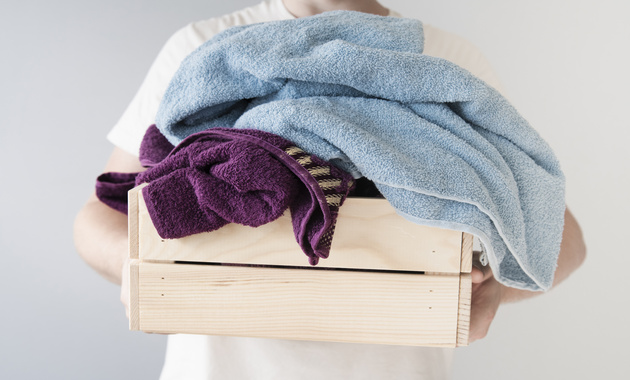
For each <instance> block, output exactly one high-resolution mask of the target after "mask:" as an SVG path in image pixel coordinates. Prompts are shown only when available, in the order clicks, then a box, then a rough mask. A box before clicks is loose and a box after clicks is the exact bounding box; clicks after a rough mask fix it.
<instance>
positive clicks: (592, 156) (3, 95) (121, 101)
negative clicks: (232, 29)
mask: <svg viewBox="0 0 630 380" xmlns="http://www.w3.org/2000/svg"><path fill="white" fill-rule="evenodd" d="M256 2H257V1H253V0H241V1H232V2H230V3H229V4H228V3H227V2H219V1H200V0H179V1H129V0H127V1H121V0H110V1H108V2H102V3H98V2H86V1H77V0H60V1H55V2H51V1H44V0H33V1H30V2H12V4H11V5H4V4H3V5H2V6H0V32H1V33H0V46H2V47H3V58H2V59H0V79H1V81H0V111H1V112H0V126H1V127H0V169H1V170H0V175H1V177H0V178H1V179H0V181H1V182H0V183H1V186H0V255H1V257H2V258H3V267H2V271H1V272H0V292H1V293H0V294H1V296H2V298H1V300H2V303H1V305H2V306H1V310H2V312H1V313H0V326H2V327H3V334H2V338H0V378H2V379H151V378H157V377H158V374H159V372H160V369H161V364H162V361H163V355H164V350H165V342H166V339H165V337H164V336H159V335H148V334H143V333H138V332H129V331H127V320H126V318H125V315H124V310H123V308H122V306H121V304H120V303H119V300H118V297H119V294H118V287H117V286H115V285H113V284H110V283H108V282H106V281H105V280H103V279H101V278H100V277H99V276H98V275H97V274H96V273H95V272H93V271H92V270H91V269H90V268H89V267H88V266H87V265H86V264H85V263H84V262H83V261H82V260H81V259H80V258H79V256H78V255H77V254H76V251H75V249H74V246H73V242H72V223H73V219H74V216H75V214H76V212H77V211H78V210H79V209H80V207H81V206H82V205H83V203H84V202H85V200H86V199H87V196H88V194H89V193H90V192H91V191H92V188H93V185H94V179H95V177H96V175H98V174H99V173H100V172H101V170H102V168H103V166H104V164H105V161H106V159H107V157H108V155H109V153H110V152H111V149H112V147H111V145H110V144H109V143H108V142H107V141H106V140H105V135H106V133H107V132H108V131H109V129H110V128H111V127H112V126H113V124H114V123H115V122H116V120H117V119H118V117H119V116H120V114H121V113H122V111H123V110H124V108H125V107H126V105H127V104H128V103H129V101H130V100H131V97H132V96H133V94H134V93H135V91H136V90H137V88H138V86H139V85H140V83H141V81H142V79H143V77H144V74H145V73H146V71H147V69H148V67H149V65H150V64H151V62H152V60H153V58H154V57H155V55H156V54H157V52H158V50H159V49H160V47H161V46H162V44H163V43H164V41H165V40H166V39H167V38H168V37H169V36H170V35H171V34H172V33H173V32H174V31H175V30H177V29H178V28H179V27H181V26H183V25H185V24H186V23H188V22H189V21H193V20H199V19H204V18H208V17H212V16H217V15H221V14H224V13H227V12H230V11H233V10H236V9H239V8H242V7H244V6H246V5H251V4H255V3H256ZM383 3H384V4H385V5H387V6H390V7H392V8H394V9H396V10H398V11H400V12H402V13H403V14H404V15H406V16H409V17H416V18H419V19H421V20H423V21H425V22H427V23H430V24H433V25H435V26H438V27H440V28H443V29H446V30H449V31H452V32H455V33H458V34H460V35H463V36H465V37H466V38H468V39H469V40H470V41H472V42H473V43H474V44H476V45H477V46H478V47H479V48H480V49H481V50H482V51H483V52H484V54H485V55H486V57H487V58H488V59H489V61H490V62H491V63H492V64H493V67H494V68H495V70H496V72H497V74H498V76H499V77H500V79H501V80H502V82H503V84H504V87H505V90H506V95H507V96H508V98H509V99H511V100H512V102H513V103H514V105H515V106H516V107H517V108H518V109H519V111H520V112H521V113H522V114H523V115H524V116H525V117H526V118H527V119H528V120H529V121H530V122H531V124H532V125H533V126H534V127H535V128H536V129H538V131H539V132H540V133H541V134H542V135H543V137H545V138H546V139H547V141H548V142H549V143H550V144H551V146H552V147H553V149H554V150H555V152H556V154H557V156H558V157H559V159H560V161H561V163H562V166H563V169H564V171H565V174H566V177H567V203H568V204H569V206H570V208H571V209H572V211H573V212H574V214H575V215H576V217H577V219H578V221H579V222H580V224H581V225H582V227H583V230H584V234H585V237H586V242H587V245H588V258H587V261H586V263H585V264H584V265H583V266H582V268H580V269H579V271H578V272H576V273H575V274H574V275H573V276H572V277H571V278H569V279H568V280H567V281H566V282H565V283H563V284H561V285H560V286H559V287H558V288H556V289H554V290H552V291H551V292H550V293H549V294H545V295H543V296H539V297H537V298H534V299H531V300H528V301H524V302H521V303H516V304H510V305H504V306H502V307H501V308H500V310H499V313H498V315H497V317H496V319H495V321H494V323H493V326H492V328H491V330H490V333H489V335H488V336H487V337H486V339H484V340H482V341H479V342H477V343H474V344H473V345H471V346H470V347H467V348H462V349H457V350H456V361H455V368H454V378H455V379H504V378H505V379H507V378H509V379H513V380H517V379H531V378H536V379H558V378H572V379H587V378H622V377H623V376H624V375H626V371H622V370H625V369H626V368H627V365H624V364H623V363H624V362H625V359H626V358H627V356H628V354H629V353H630V350H629V349H628V348H627V346H626V342H628V341H629V338H630V336H629V335H630V334H629V333H628V329H627V328H626V326H625V322H626V320H627V314H628V312H629V311H630V310H629V309H630V308H629V306H628V299H629V298H628V295H627V291H628V289H630V281H629V280H628V274H627V271H628V268H630V255H629V254H628V253H629V252H628V251H629V250H628V244H627V242H626V240H627V235H628V231H630V223H629V221H628V215H629V214H630V206H629V203H628V201H627V194H628V188H629V187H630V170H629V169H630V168H629V166H630V155H629V154H628V148H627V145H628V140H629V137H630V132H629V129H630V125H629V124H630V123H629V118H628V116H627V114H626V109H627V108H628V104H630V96H629V95H628V88H630V75H629V74H628V71H627V67H630V57H629V55H628V54H629V53H628V48H627V47H628V41H630V25H629V24H628V22H627V16H628V15H629V14H630V5H629V3H628V2H626V1H623V0H618V1H613V0H600V1H597V2H595V1H579V0H573V1H569V0H530V1H527V2H524V1H523V2H508V1H501V0H479V1H465V0H442V1H439V2H438V1H432V2H429V1H419V2H410V1H403V0H388V1H385V0H384V1H383Z"/></svg>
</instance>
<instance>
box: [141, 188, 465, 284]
mask: <svg viewBox="0 0 630 380" xmlns="http://www.w3.org/2000/svg"><path fill="white" fill-rule="evenodd" d="M138 195H139V197H138V204H139V206H138V225H139V229H138V234H139V235H140V237H139V239H138V240H139V257H140V258H141V259H143V260H163V261H165V260H178V261H193V262H229V263H248V264H264V265H288V266H308V265H309V264H308V261H307V257H306V255H304V253H303V252H302V251H301V249H300V247H299V245H298V244H297V243H296V241H295V237H294V235H293V227H292V225H291V218H290V216H289V214H288V212H287V213H286V214H285V215H283V216H282V217H281V218H279V219H278V220H276V221H274V222H272V223H268V224H266V225H263V226H260V227H258V228H252V227H247V226H242V225H238V224H229V225H227V226H224V227H222V228H220V229H219V230H216V231H213V232H209V233H202V234H197V235H192V236H187V237H184V238H181V239H172V240H169V239H166V240H165V239H162V238H160V236H159V235H158V234H157V231H156V230H155V228H154V226H153V223H152V222H151V218H150V216H149V214H148V211H147V209H146V205H145V204H144V200H143V199H142V193H141V192H139V193H138ZM461 241H462V233H461V232H460V231H453V230H446V229H441V228H433V227H427V226H421V225H418V224H415V223H412V222H409V221H408V220H406V219H404V218H403V217H401V216H400V215H398V214H396V212H395V210H394V208H393V207H392V206H391V205H390V204H389V203H388V202H387V201H386V200H383V199H362V198H348V199H347V200H346V202H345V203H344V205H343V206H342V207H341V208H340V211H339V218H338V220H337V226H336V230H335V235H334V238H333V245H332V249H331V252H330V257H329V258H328V259H325V260H323V259H322V260H320V263H319V264H318V267H329V268H363V269H375V270H406V271H431V272H442V273H459V272H460V269H461V264H460V260H461Z"/></svg>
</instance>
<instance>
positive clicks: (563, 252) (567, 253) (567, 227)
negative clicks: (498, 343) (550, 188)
mask: <svg viewBox="0 0 630 380" xmlns="http://www.w3.org/2000/svg"><path fill="white" fill-rule="evenodd" d="M585 258H586V246H585V244H584V238H583V236H582V231H581V229H580V226H579V225H578V223H577V221H576V220H575V218H574V217H573V214H571V212H570V211H569V209H568V208H567V209H566V211H565V214H564V231H563V233H562V244H561V245H560V254H559V256H558V267H557V268H556V272H555V275H554V280H553V287H555V286H557V285H558V284H559V283H561V282H562V281H564V280H565V279H566V278H567V277H569V275H570V274H571V273H573V272H574V271H575V270H576V269H577V268H578V267H580V265H582V263H583V262H584V259H585ZM501 288H502V292H501V293H502V294H501V302H502V303H505V302H515V301H519V300H522V299H526V298H530V297H534V296H536V295H539V294H542V293H541V292H531V291H528V290H520V289H515V288H509V287H506V286H503V285H501Z"/></svg>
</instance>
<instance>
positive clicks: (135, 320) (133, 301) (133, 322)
mask: <svg viewBox="0 0 630 380" xmlns="http://www.w3.org/2000/svg"><path fill="white" fill-rule="evenodd" d="M140 265H141V263H140V260H137V259H131V260H130V262H129V330H140V286H139V285H140Z"/></svg>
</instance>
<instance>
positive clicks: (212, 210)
mask: <svg viewBox="0 0 630 380" xmlns="http://www.w3.org/2000/svg"><path fill="white" fill-rule="evenodd" d="M167 151H169V152H170V153H168V152H167ZM140 160H141V162H142V163H143V165H147V166H151V167H150V168H149V169H148V170H147V171H145V172H142V173H137V174H136V175H137V177H136V178H135V182H133V183H132V182H131V181H130V179H131V176H133V174H123V173H106V174H103V175H101V176H100V177H99V179H98V181H97V195H98V196H99V199H101V200H102V201H103V202H104V203H106V204H108V205H110V206H111V207H113V208H115V209H117V210H119V211H122V210H121V209H122V208H123V207H122V206H121V201H122V199H123V198H121V197H120V196H116V195H115V194H112V192H116V191H127V190H129V189H131V188H132V187H133V186H134V185H135V184H140V183H144V182H147V183H149V185H148V186H147V187H145V188H144V189H143V196H144V199H145V202H146V204H147V209H148V211H149V214H150V216H151V219H152V221H153V224H154V225H155V228H156V230H157V231H158V234H159V235H160V236H161V237H163V238H167V239H175V238H180V237H183V236H188V235H192V234H195V233H200V232H206V231H213V230H216V229H218V228H220V227H222V226H224V225H225V224H227V223H238V224H243V225H248V226H252V227H257V226H260V225H263V224H265V223H269V222H271V221H273V220H275V219H277V218H278V217H280V216H281V215H282V214H283V213H284V212H285V211H286V209H287V208H290V210H291V215H292V222H293V229H294V233H295V236H296V239H297V241H298V243H299V244H300V246H301V247H302V250H303V251H304V253H305V254H306V255H307V256H308V257H309V262H310V263H311V264H312V265H315V264H317V262H318V260H319V258H320V257H322V258H326V257H328V253H329V250H330V245H331V242H332V235H333V232H334V228H335V221H336V217H337V212H338V209H339V206H341V204H342V203H343V201H344V200H345V198H346V196H347V195H348V192H349V191H350V190H351V188H352V186H353V180H352V177H351V176H350V175H349V174H347V173H345V172H343V171H342V170H340V169H338V168H336V167H335V166H333V165H331V164H329V163H327V162H325V161H323V160H320V159H318V158H317V157H314V156H310V155H308V154H307V153H305V152H303V151H302V150H301V149H299V148H297V147H295V146H294V145H293V144H292V143H291V142H290V141H288V140H285V139H283V138H281V137H279V136H277V135H274V134H271V133H268V132H264V131H258V130H247V129H238V130H236V129H224V128H213V129H209V130H206V131H203V132H199V133H197V134H194V135H191V136H190V137H188V138H186V139H185V140H184V141H182V143H181V144H180V145H178V146H177V147H176V148H174V149H173V148H172V145H170V144H169V143H168V142H167V141H166V140H165V139H164V137H163V136H162V135H161V134H160V132H159V131H158V130H157V128H155V127H154V126H152V127H151V128H149V130H148V131H147V134H146V135H145V138H144V140H143V144H142V147H141V158H140Z"/></svg>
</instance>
